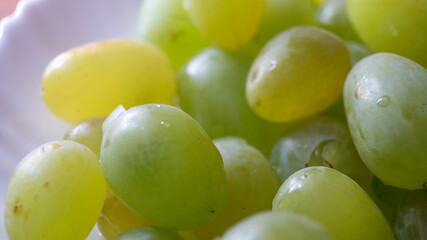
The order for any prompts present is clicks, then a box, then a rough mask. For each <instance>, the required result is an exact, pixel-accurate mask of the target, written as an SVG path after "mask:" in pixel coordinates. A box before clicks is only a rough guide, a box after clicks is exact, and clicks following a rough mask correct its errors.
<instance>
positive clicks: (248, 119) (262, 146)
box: [178, 47, 289, 155]
mask: <svg viewBox="0 0 427 240" xmlns="http://www.w3.org/2000/svg"><path fill="white" fill-rule="evenodd" d="M250 64H251V63H250V59H247V58H245V57H244V56H241V55H239V54H236V53H229V52H225V51H223V50H221V49H219V48H215V47H213V48H208V49H206V50H204V51H203V52H201V53H200V54H198V55H197V56H195V57H194V58H193V59H192V60H191V61H190V62H189V63H188V64H187V65H186V66H185V67H184V68H183V69H181V71H180V74H179V78H178V79H179V91H178V92H179V97H180V105H181V108H182V109H183V110H184V111H185V112H187V113H188V114H190V115H191V116H192V117H194V119H195V120H197V122H199V123H200V125H202V127H203V128H204V129H205V130H206V132H207V133H208V134H209V136H210V137H211V138H213V139H215V138H220V137H225V136H238V137H242V138H244V139H246V140H247V141H248V143H249V144H250V145H253V146H255V147H256V148H258V149H259V150H261V151H262V152H263V153H264V154H265V155H269V154H270V151H271V147H272V146H273V144H274V141H275V140H276V139H277V137H279V136H280V135H281V134H282V133H284V132H286V130H287V129H288V128H289V126H288V124H272V123H267V122H266V121H265V120H263V119H261V118H260V117H258V116H257V115H256V114H254V113H253V112H252V110H251V109H250V108H249V106H248V104H247V103H246V98H245V83H246V76H247V74H248V71H249V67H250Z"/></svg>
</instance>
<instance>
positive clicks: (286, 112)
mask: <svg viewBox="0 0 427 240" xmlns="http://www.w3.org/2000/svg"><path fill="white" fill-rule="evenodd" d="M349 69H350V55H349V53H348V50H347V48H346V47H345V45H344V43H343V42H342V41H341V40H340V39H339V38H338V37H336V36H335V35H333V34H331V33H329V32H327V31H325V30H322V29H320V28H316V27H294V28H291V29H289V30H287V31H285V32H283V33H281V34H279V35H278V36H276V37H275V38H273V39H272V40H270V42H268V43H267V45H266V46H265V47H264V48H263V50H262V51H261V53H260V55H259V56H258V57H257V59H256V60H255V62H254V63H253V64H252V67H251V71H250V73H249V76H248V79H247V84H246V97H247V100H248V102H249V106H250V107H251V108H252V110H254V111H255V112H256V113H257V114H258V115H259V116H261V117H263V118H264V119H266V120H269V121H273V122H287V121H294V120H298V119H301V118H304V117H308V116H310V115H314V114H316V113H319V112H321V111H323V110H325V109H326V108H328V107H330V106H331V105H332V104H333V103H334V102H335V101H337V100H338V98H339V97H340V96H341V94H342V86H343V84H344V80H345V77H346V75H347V72H348V71H349Z"/></svg>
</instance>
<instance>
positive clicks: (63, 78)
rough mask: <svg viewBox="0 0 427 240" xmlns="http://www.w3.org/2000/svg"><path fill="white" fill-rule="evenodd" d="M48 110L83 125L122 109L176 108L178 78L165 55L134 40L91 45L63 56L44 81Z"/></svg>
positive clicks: (150, 46)
mask: <svg viewBox="0 0 427 240" xmlns="http://www.w3.org/2000/svg"><path fill="white" fill-rule="evenodd" d="M41 85H42V95H43V100H44V102H45V104H46V106H47V107H48V108H49V109H50V110H51V111H52V112H53V113H54V114H55V115H57V116H58V117H60V118H62V119H63V120H66V121H69V122H79V121H82V120H85V119H88V118H91V117H96V116H101V115H108V114H110V113H111V111H113V110H114V109H115V108H116V107H117V106H118V105H120V104H121V105H123V106H125V107H127V108H129V107H132V106H136V105H140V104H145V103H164V104H172V98H173V96H174V94H175V88H176V79H175V73H174V70H173V68H172V66H171V64H170V62H169V60H168V58H167V56H166V55H165V54H164V53H163V52H162V51H160V50H159V49H157V48H156V47H154V46H152V45H149V44H147V43H143V42H137V41H132V40H111V41H105V42H98V43H92V44H88V45H85V46H81V47H78V48H75V49H72V50H69V51H67V52H64V53H62V54H60V55H59V56H57V57H56V58H54V59H53V60H52V61H51V62H50V63H49V65H48V66H47V68H46V70H45V72H44V75H43V79H42V83H41Z"/></svg>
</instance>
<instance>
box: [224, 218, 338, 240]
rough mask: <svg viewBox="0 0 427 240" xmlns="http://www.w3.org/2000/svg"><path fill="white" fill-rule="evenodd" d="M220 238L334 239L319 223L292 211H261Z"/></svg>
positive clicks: (249, 239)
mask: <svg viewBox="0 0 427 240" xmlns="http://www.w3.org/2000/svg"><path fill="white" fill-rule="evenodd" d="M221 239H222V240H262V239H268V240H282V239H292V240H307V239H318V240H334V239H335V238H334V237H333V236H332V235H331V234H330V233H329V232H328V231H327V230H326V229H325V227H324V226H322V225H321V224H320V223H318V222H316V221H314V220H312V219H310V218H308V217H306V216H304V215H302V214H297V213H293V212H261V213H258V214H254V215H252V216H250V217H248V218H245V219H244V220H242V221H240V222H239V223H238V224H236V225H235V226H233V227H232V228H230V229H229V230H227V232H226V233H225V234H224V236H223V237H222V238H221Z"/></svg>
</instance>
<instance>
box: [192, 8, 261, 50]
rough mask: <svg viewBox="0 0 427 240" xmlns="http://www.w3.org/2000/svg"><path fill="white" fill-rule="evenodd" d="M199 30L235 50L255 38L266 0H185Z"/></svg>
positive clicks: (220, 44)
mask: <svg viewBox="0 0 427 240" xmlns="http://www.w3.org/2000/svg"><path fill="white" fill-rule="evenodd" d="M184 1H185V4H186V7H187V8H188V11H189V13H190V16H191V18H192V19H193V22H194V23H195V25H196V26H197V27H198V28H199V30H200V31H201V32H202V33H204V34H205V35H206V36H207V37H208V38H209V39H211V40H212V41H213V42H215V43H216V44H218V45H219V46H220V47H222V48H225V49H228V50H234V49H238V48H239V47H241V46H243V45H244V44H245V43H246V42H248V41H249V40H251V39H252V37H253V36H254V35H255V33H256V32H257V30H258V27H259V25H260V23H261V20H262V16H263V14H264V7H265V6H264V5H265V0H233V1H229V0H217V1H210V0H184Z"/></svg>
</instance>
